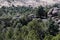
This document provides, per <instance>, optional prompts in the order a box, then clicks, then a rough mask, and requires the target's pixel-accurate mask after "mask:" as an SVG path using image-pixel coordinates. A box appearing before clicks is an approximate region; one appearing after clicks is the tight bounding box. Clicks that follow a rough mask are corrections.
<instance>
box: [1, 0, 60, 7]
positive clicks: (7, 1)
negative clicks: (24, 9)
mask: <svg viewBox="0 0 60 40" xmlns="http://www.w3.org/2000/svg"><path fill="white" fill-rule="evenodd" d="M59 2H60V0H0V7H1V6H7V7H9V6H12V5H14V6H18V5H19V6H29V5H30V6H32V7H37V6H40V5H43V6H45V5H51V4H55V3H59Z"/></svg>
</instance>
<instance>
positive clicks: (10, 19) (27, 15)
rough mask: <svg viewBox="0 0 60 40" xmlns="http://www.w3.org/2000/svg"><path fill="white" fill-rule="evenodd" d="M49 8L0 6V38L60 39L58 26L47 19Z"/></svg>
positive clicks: (25, 39) (4, 39) (24, 39)
mask: <svg viewBox="0 0 60 40" xmlns="http://www.w3.org/2000/svg"><path fill="white" fill-rule="evenodd" d="M49 9H50V8H48V7H42V6H40V7H38V8H32V7H24V6H22V7H20V6H18V7H15V6H12V7H4V6H3V7H2V8H0V40H60V31H59V26H58V25H57V24H56V25H54V21H52V20H51V19H49V20H48V17H47V12H48V10H49ZM43 19H46V20H47V21H43Z"/></svg>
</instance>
